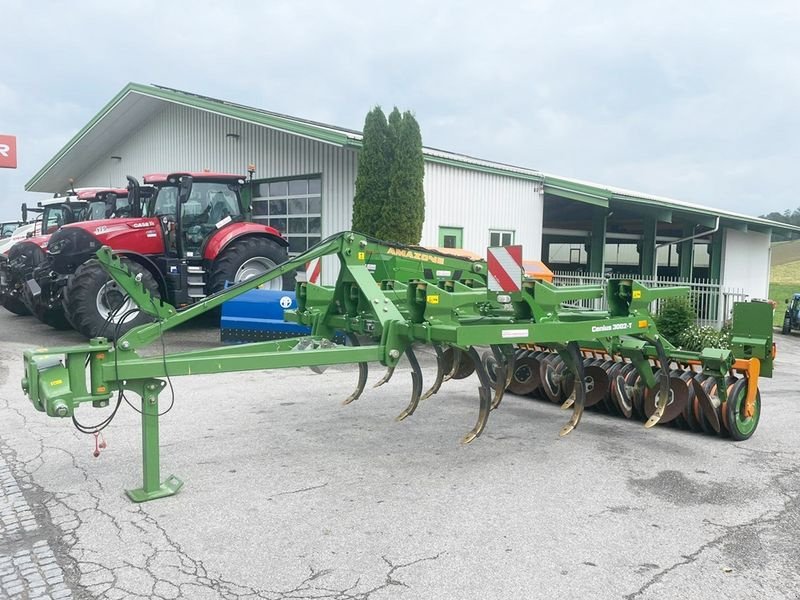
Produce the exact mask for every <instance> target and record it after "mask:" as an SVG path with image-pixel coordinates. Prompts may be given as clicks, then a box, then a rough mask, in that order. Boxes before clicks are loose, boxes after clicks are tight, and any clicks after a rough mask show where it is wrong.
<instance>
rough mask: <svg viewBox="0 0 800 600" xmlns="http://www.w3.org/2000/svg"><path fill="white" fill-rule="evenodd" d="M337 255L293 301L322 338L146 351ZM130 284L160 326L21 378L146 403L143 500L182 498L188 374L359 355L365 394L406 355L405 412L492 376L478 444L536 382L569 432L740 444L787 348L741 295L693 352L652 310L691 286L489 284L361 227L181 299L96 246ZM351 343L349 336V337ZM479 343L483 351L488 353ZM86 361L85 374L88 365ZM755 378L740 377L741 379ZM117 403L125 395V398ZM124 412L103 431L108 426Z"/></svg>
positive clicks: (71, 353) (763, 311) (54, 407)
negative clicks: (565, 414) (432, 366)
mask: <svg viewBox="0 0 800 600" xmlns="http://www.w3.org/2000/svg"><path fill="white" fill-rule="evenodd" d="M325 255H336V256H337V257H338V258H339V261H340V265H341V268H340V272H339V276H338V280H337V282H336V285H335V286H330V287H327V286H319V285H313V284H309V283H301V284H299V285H298V288H297V304H298V307H297V309H296V310H292V311H286V319H287V320H290V321H294V322H297V323H300V324H302V325H306V326H308V327H310V328H311V335H310V336H305V337H301V338H293V339H283V340H278V341H269V342H257V343H251V344H243V345H239V346H228V347H222V348H210V349H205V350H195V351H189V352H181V353H174V354H166V353H159V354H157V355H154V356H143V355H141V354H139V352H138V351H139V350H141V349H142V348H144V347H145V346H147V345H149V344H151V343H153V342H155V341H157V340H159V338H160V337H161V336H162V335H163V333H164V332H165V331H167V330H169V329H172V328H173V327H175V326H177V325H179V324H181V323H183V322H185V321H187V320H189V319H191V318H193V317H196V316H197V315H199V314H202V313H205V312H207V311H209V310H212V309H214V308H215V307H218V306H219V305H220V304H222V303H223V302H225V301H226V300H229V299H231V298H233V297H235V296H237V295H239V294H242V293H244V292H246V291H248V290H250V289H253V288H255V287H257V286H260V285H263V284H264V283H266V282H267V281H269V280H271V279H274V278H276V277H281V276H282V275H283V274H284V273H287V272H291V271H293V270H294V269H297V268H298V267H301V266H302V265H304V264H305V263H306V262H308V261H309V260H312V259H314V258H316V257H321V256H325ZM97 257H98V259H99V261H100V262H101V263H102V265H103V266H104V268H105V269H106V270H107V271H108V272H109V273H110V274H111V276H112V277H113V278H114V279H115V280H116V281H117V283H118V284H119V286H120V287H121V288H122V289H123V290H125V292H127V294H128V295H130V297H131V298H132V299H133V300H134V301H135V302H136V304H137V305H138V307H139V310H141V311H143V312H145V313H148V314H149V315H151V316H152V317H153V319H154V322H153V323H150V324H146V325H141V326H139V327H136V328H134V329H132V330H130V331H129V332H128V333H126V334H124V335H122V336H121V337H120V338H119V339H118V341H117V342H116V344H112V343H109V342H108V341H107V340H106V339H105V338H95V339H92V340H90V341H89V343H88V344H86V345H82V346H74V347H69V348H49V349H38V350H30V351H27V352H25V377H24V379H23V380H22V388H23V390H24V391H25V393H26V394H27V395H28V396H29V397H30V399H31V401H32V402H33V405H34V406H35V407H36V408H37V409H38V410H40V411H44V412H46V413H47V414H48V415H49V416H52V417H71V418H73V420H74V419H75V417H74V413H75V409H76V408H77V407H78V406H79V405H80V404H82V403H92V405H93V406H96V407H106V406H108V405H109V404H110V403H111V402H112V400H114V399H115V400H114V401H115V402H116V407H117V408H118V407H119V405H120V403H121V400H122V399H123V394H124V392H127V391H131V392H134V393H136V394H138V395H139V396H140V397H141V414H142V443H143V485H142V487H141V488H139V489H136V490H130V491H128V495H129V496H130V497H131V499H133V500H134V501H137V502H140V501H145V500H151V499H154V498H159V497H162V496H167V495H171V494H173V493H175V492H176V491H177V490H178V489H179V488H180V487H181V485H182V483H181V481H180V480H179V479H177V478H176V477H170V478H168V479H167V480H166V481H163V482H162V481H161V478H160V474H159V444H158V426H159V416H160V413H159V394H160V393H161V391H162V390H163V389H164V387H165V385H166V381H168V378H170V377H175V376H179V375H193V374H202V373H222V372H226V371H247V370H263V369H276V368H281V367H302V366H307V367H312V368H316V367H321V366H325V365H335V364H357V365H358V381H357V384H356V389H355V391H354V392H353V393H352V394H351V395H350V396H349V397H347V398H346V399H345V400H344V403H345V404H349V403H351V402H353V401H354V400H356V399H357V398H358V397H359V396H360V395H361V393H362V392H363V390H364V388H365V386H366V383H367V379H368V365H369V363H380V364H381V365H382V366H383V367H384V368H386V369H387V371H386V374H385V375H384V376H383V378H382V379H381V380H380V381H379V382H378V384H376V385H380V384H381V383H385V382H386V381H388V379H389V378H390V377H391V376H392V373H393V372H394V369H395V367H396V366H397V364H398V362H399V361H400V360H401V358H402V357H403V356H405V357H406V358H407V360H408V363H409V365H410V367H411V376H412V391H411V399H410V401H409V403H408V406H406V407H405V409H404V410H403V411H402V412H401V413H400V414H399V415H398V419H399V420H402V419H404V418H406V417H408V416H410V415H412V414H413V413H414V412H415V410H416V409H417V407H418V405H419V402H420V400H422V399H423V398H426V397H428V396H431V395H433V394H435V393H437V392H438V391H439V390H440V386H442V384H443V382H445V381H447V380H448V379H451V378H456V379H458V378H463V377H467V376H469V375H470V374H471V373H472V372H473V371H474V372H475V373H476V374H477V377H478V381H479V410H478V419H477V422H476V424H475V426H474V427H473V428H472V429H471V430H470V431H469V432H468V433H467V434H466V436H465V437H464V439H463V441H464V442H465V443H468V442H471V441H472V440H474V439H475V438H476V437H478V436H479V435H480V434H481V432H482V431H483V430H484V428H485V427H486V423H487V421H488V418H489V415H490V413H491V411H492V409H495V408H497V407H498V405H499V404H500V401H501V399H502V398H503V394H504V392H505V390H506V389H507V388H508V389H509V390H510V391H512V392H516V393H520V394H526V393H534V392H536V391H537V390H539V391H540V393H541V394H542V395H546V396H547V397H548V398H550V399H551V400H553V401H557V402H560V403H563V407H564V408H567V409H569V408H571V409H572V415H571V418H570V419H569V421H568V422H567V424H566V425H565V426H564V428H563V429H562V430H561V435H566V434H568V433H569V432H570V431H572V430H573V429H574V428H575V427H576V426H577V425H578V423H579V422H580V420H581V417H582V415H583V410H584V408H585V407H587V406H592V405H595V406H604V407H606V408H607V409H608V410H609V411H613V412H619V413H620V414H622V415H624V416H627V417H631V416H637V417H642V418H643V419H645V420H646V423H645V426H646V427H652V426H654V425H656V424H657V423H664V422H667V421H681V422H683V423H685V424H686V425H687V426H688V427H691V428H692V429H699V430H708V431H712V430H713V431H717V432H728V433H729V434H730V435H731V437H733V438H734V439H737V440H741V439H746V438H748V437H749V436H750V435H752V433H753V431H754V430H755V428H756V425H757V424H758V419H759V414H760V397H759V394H758V387H757V386H758V377H759V375H765V376H770V375H771V373H772V359H773V355H774V350H773V344H772V325H771V323H772V308H771V306H770V305H768V304H765V303H756V302H753V303H742V304H738V305H737V306H736V307H735V309H734V321H733V343H732V348H731V349H730V350H728V349H714V348H709V349H705V350H703V351H702V352H687V351H683V350H680V349H678V348H675V347H673V346H672V345H671V344H669V342H667V340H665V339H663V338H662V337H661V336H660V335H659V333H658V331H657V329H656V326H655V324H654V321H653V317H652V315H651V314H650V306H651V303H653V301H655V300H658V299H662V298H667V297H672V296H678V295H682V294H686V293H687V292H688V289H687V288H680V287H671V288H647V287H645V286H643V285H641V284H639V283H637V282H636V281H632V280H628V279H611V280H609V281H608V283H607V285H606V286H605V289H604V288H602V287H599V286H575V287H555V286H553V285H550V284H547V283H544V282H540V281H534V280H530V279H522V280H521V285H519V286H518V289H516V291H512V292H505V291H491V290H490V289H489V285H488V281H489V279H488V269H489V267H488V266H487V263H486V262H484V261H471V260H467V259H463V258H456V257H453V256H449V255H445V254H440V253H438V252H433V251H429V250H425V249H422V248H411V247H405V246H399V245H394V244H389V243H385V242H379V241H376V240H372V239H369V238H367V237H364V236H363V235H359V234H356V233H341V234H337V235H335V236H333V237H331V238H329V239H327V240H325V241H323V242H322V243H320V244H318V245H317V246H316V247H314V248H313V249H312V250H310V251H308V252H307V253H305V254H303V255H301V256H298V257H296V258H294V259H292V260H290V261H288V262H286V263H284V264H283V265H280V266H279V267H276V268H274V269H272V270H271V271H268V272H267V273H264V274H263V275H261V276H259V277H255V278H253V279H250V280H248V281H246V282H244V283H240V284H238V285H236V286H234V287H230V288H228V289H226V290H224V291H222V292H219V293H217V294H215V295H213V296H209V297H207V298H206V299H204V300H202V301H200V302H198V303H196V304H194V305H192V306H190V307H188V308H186V309H184V310H180V311H178V310H176V309H175V307H173V306H171V305H169V304H167V303H165V302H163V301H161V300H160V299H159V298H157V297H154V296H152V295H151V293H150V292H148V291H146V290H145V289H144V288H143V286H142V284H141V282H140V281H139V279H140V278H137V277H136V276H134V275H133V274H131V273H130V272H129V271H128V270H127V267H126V266H125V265H124V264H123V263H122V262H120V261H119V260H118V259H117V257H115V256H114V255H113V254H112V253H111V252H110V251H109V250H108V249H107V248H103V249H101V250H100V251H99V252H98V253H97ZM603 295H605V299H606V301H607V305H608V310H606V311H587V310H582V309H575V308H565V307H564V306H563V305H564V304H565V303H570V302H575V301H579V300H585V299H593V298H601V297H603ZM342 339H346V340H348V343H347V344H340V343H337V342H336V340H339V341H341V340H342ZM419 344H429V345H431V346H432V347H433V350H434V351H435V353H436V356H437V362H438V368H437V375H436V379H435V380H434V382H433V384H432V385H431V386H429V387H428V389H427V390H425V386H424V385H423V380H422V372H421V370H420V366H419V363H418V361H417V358H416V356H415V353H414V347H415V345H419ZM479 348H480V349H482V353H481V352H479ZM87 371H88V374H87ZM737 373H738V374H741V375H743V377H741V378H737V377H736V374H737ZM115 397H116V398H115ZM115 413H116V408H115V409H114V412H112V413H111V415H110V416H109V417H107V418H106V419H105V420H104V421H103V422H102V423H100V424H98V425H97V426H95V427H93V428H86V427H83V426H80V424H79V423H78V422H77V421H75V423H76V425H77V426H79V427H80V428H81V430H82V431H86V432H88V433H98V432H99V430H101V429H102V428H103V427H105V426H106V425H107V424H108V423H109V422H110V421H111V419H112V418H113V416H114V414H115Z"/></svg>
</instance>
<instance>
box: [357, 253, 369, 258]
mask: <svg viewBox="0 0 800 600" xmlns="http://www.w3.org/2000/svg"><path fill="white" fill-rule="evenodd" d="M366 258H367V254H366V252H359V253H358V260H366Z"/></svg>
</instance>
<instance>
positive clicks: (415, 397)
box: [396, 346, 422, 421]
mask: <svg viewBox="0 0 800 600" xmlns="http://www.w3.org/2000/svg"><path fill="white" fill-rule="evenodd" d="M406 358H408V364H410V365H411V401H410V402H409V403H408V406H406V409H405V410H404V411H403V412H401V413H400V414H399V415H397V417H396V419H397V420H398V421H402V420H403V419H405V418H406V417H408V416H411V415H413V414H414V411H415V410H417V406H418V405H419V399H420V396H421V395H422V369H420V367H419V361H418V360H417V355H416V354H414V349H413V348H412V347H411V346H409V347H408V348H406Z"/></svg>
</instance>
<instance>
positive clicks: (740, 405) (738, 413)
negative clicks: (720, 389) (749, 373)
mask: <svg viewBox="0 0 800 600" xmlns="http://www.w3.org/2000/svg"><path fill="white" fill-rule="evenodd" d="M745 398H747V379H745V378H742V379H740V380H739V381H737V382H736V384H735V385H734V386H733V389H732V390H731V391H730V395H729V397H728V401H727V402H726V403H725V406H724V407H722V408H724V409H725V411H726V416H727V417H728V418H727V425H728V429H729V430H730V432H731V437H732V438H733V439H734V440H736V441H737V442H740V441H742V440H746V439H748V438H749V437H750V436H751V435H753V433H754V432H755V430H756V427H758V420H759V418H760V417H761V392H760V391H758V390H756V400H755V404H754V410H753V416H752V417H746V416H745V414H744V403H745Z"/></svg>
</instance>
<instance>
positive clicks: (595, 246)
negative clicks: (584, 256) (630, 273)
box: [588, 209, 608, 273]
mask: <svg viewBox="0 0 800 600" xmlns="http://www.w3.org/2000/svg"><path fill="white" fill-rule="evenodd" d="M592 213H593V216H592V236H591V238H590V240H589V260H588V263H589V264H588V266H589V272H590V273H602V272H603V267H604V266H605V253H606V224H607V222H608V211H607V210H602V209H594V210H593V211H592Z"/></svg>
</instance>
